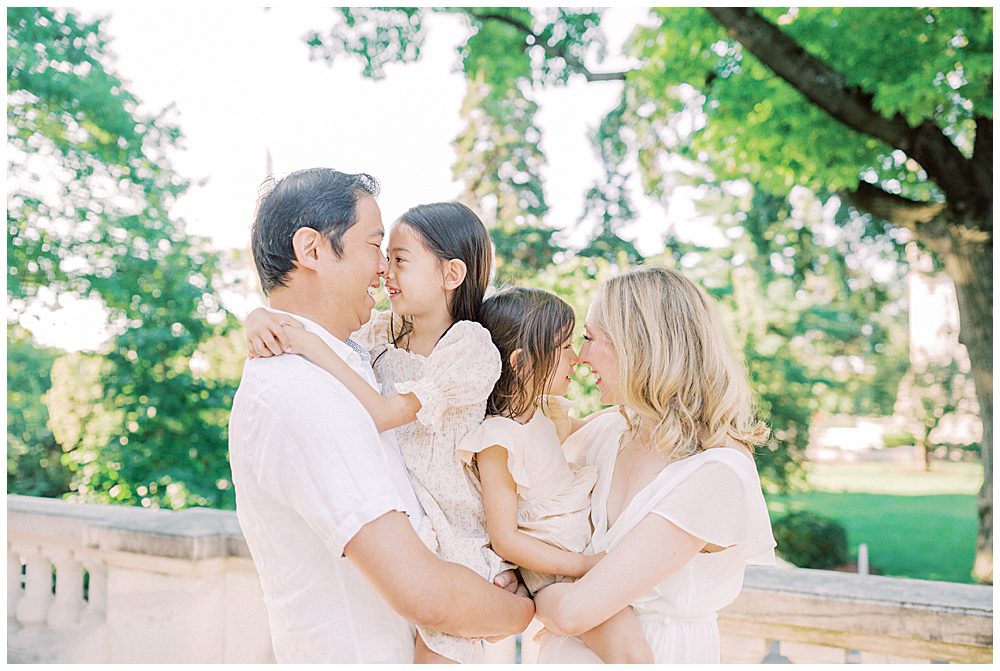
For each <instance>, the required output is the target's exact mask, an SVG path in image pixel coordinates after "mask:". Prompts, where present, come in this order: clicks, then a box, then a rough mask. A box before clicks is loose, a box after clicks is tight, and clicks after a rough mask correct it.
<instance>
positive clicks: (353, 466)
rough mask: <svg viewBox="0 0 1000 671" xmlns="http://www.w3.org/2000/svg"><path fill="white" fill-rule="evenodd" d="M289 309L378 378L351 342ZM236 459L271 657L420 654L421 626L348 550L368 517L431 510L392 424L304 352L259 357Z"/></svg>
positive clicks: (240, 509)
mask: <svg viewBox="0 0 1000 671" xmlns="http://www.w3.org/2000/svg"><path fill="white" fill-rule="evenodd" d="M273 311H274V312H278V311H277V310H273ZM285 314H288V313H285ZM291 316H293V317H295V318H296V319H297V320H299V321H300V322H302V323H303V324H304V325H305V328H306V329H307V330H308V331H311V332H313V333H317V334H318V335H319V336H320V337H321V338H322V339H323V341H324V342H326V344H327V345H329V346H330V348H332V349H333V351H334V352H335V353H336V354H337V355H339V356H340V357H341V358H342V359H344V360H345V361H346V362H347V363H348V364H350V366H351V367H352V368H353V369H354V370H356V371H357V372H358V373H359V374H360V375H361V376H362V377H363V378H365V379H366V380H367V381H368V382H369V383H370V384H371V385H372V386H373V387H376V383H375V375H374V373H373V372H372V368H371V365H370V364H368V363H366V362H364V361H362V360H361V357H360V356H359V355H358V354H357V352H355V351H354V350H353V349H351V347H350V346H348V345H347V344H346V343H345V342H343V341H341V340H338V339H337V338H335V337H333V336H332V335H331V334H330V333H329V332H327V331H326V330H325V329H323V328H322V327H321V326H319V325H318V324H316V323H314V322H312V321H310V320H308V319H305V318H303V317H300V316H298V315H291ZM376 388H377V387H376ZM229 458H230V464H231V467H232V471H233V485H234V486H235V488H236V515H237V518H238V519H239V522H240V526H241V527H242V529H243V534H244V537H245V538H246V542H247V546H248V547H249V549H250V554H251V556H252V557H253V561H254V565H255V566H256V567H257V572H258V574H259V576H260V583H261V588H262V590H263V593H264V603H265V605H266V606H267V614H268V621H269V624H270V629H271V639H272V643H273V647H274V655H275V659H276V660H277V661H278V662H281V663H310V662H327V663H329V662H367V663H370V662H386V663H410V662H412V661H413V641H414V629H413V627H412V626H411V625H410V624H409V623H408V622H407V621H406V620H405V619H403V618H402V617H401V616H400V615H399V614H397V613H396V612H395V611H393V610H392V609H391V608H390V607H389V605H388V604H386V603H385V601H384V600H383V599H382V598H381V597H380V596H379V595H378V593H377V592H376V591H375V590H374V589H373V588H372V587H371V585H370V584H369V583H368V582H367V581H366V580H365V579H364V578H363V577H362V576H361V574H360V573H358V572H357V570H356V569H355V568H354V566H353V565H352V564H351V562H350V561H349V560H348V559H346V558H344V557H343V552H344V546H346V545H347V543H348V542H349V541H350V540H351V538H353V537H354V535H355V534H356V533H357V532H358V531H359V530H360V529H361V527H363V526H364V525H365V524H367V523H368V522H371V521H372V520H374V519H377V518H378V517H381V516H382V515H383V514H385V513H387V512H389V511H393V510H398V511H401V512H404V513H406V514H407V515H409V518H410V523H411V524H412V525H413V526H414V528H415V529H416V528H419V524H420V521H421V519H422V518H423V511H422V510H421V508H420V504H419V503H418V502H417V499H416V496H415V495H414V493H413V488H412V487H411V485H410V482H409V480H408V479H407V475H406V468H405V466H404V465H403V461H402V458H401V456H400V453H399V447H398V446H397V445H396V439H395V437H394V435H393V433H392V432H391V431H387V432H385V433H383V434H381V435H379V434H378V431H377V429H376V428H375V423H374V421H373V420H372V419H371V416H370V415H369V414H368V412H367V411H366V410H365V409H364V407H363V406H362V405H361V403H360V402H359V401H358V400H357V398H355V396H354V395H353V394H351V392H350V391H348V390H347V388H346V387H345V386H344V385H343V384H341V383H340V382H339V381H338V380H337V379H336V378H334V377H333V376H332V375H330V374H328V373H327V372H326V371H324V370H322V369H321V368H319V367H317V366H315V365H313V364H312V363H310V362H309V361H307V360H306V359H305V358H303V357H301V356H297V355H291V354H285V355H282V356H276V357H271V358H267V359H251V360H249V361H247V363H246V365H245V367H244V369H243V379H242V380H241V382H240V386H239V389H238V390H237V392H236V396H235V398H234V399H233V411H232V414H231V416H230V420H229Z"/></svg>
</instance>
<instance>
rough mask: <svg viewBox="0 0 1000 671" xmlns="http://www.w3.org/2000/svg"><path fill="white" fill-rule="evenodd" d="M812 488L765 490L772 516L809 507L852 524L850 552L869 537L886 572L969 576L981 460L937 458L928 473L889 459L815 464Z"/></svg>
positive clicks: (874, 558) (875, 562)
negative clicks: (782, 492)
mask: <svg viewBox="0 0 1000 671" xmlns="http://www.w3.org/2000/svg"><path fill="white" fill-rule="evenodd" d="M808 483H809V490H808V491H805V492H796V493H793V494H788V495H777V494H769V495H767V502H768V508H769V509H770V511H771V519H772V520H775V519H778V518H779V517H781V516H783V515H784V514H785V513H786V512H788V511H790V510H809V511H812V512H815V513H817V514H820V515H825V516H827V517H831V518H833V519H836V520H837V521H838V522H840V523H841V524H843V525H844V527H845V528H846V529H847V537H848V543H849V544H850V549H851V555H852V557H853V558H856V557H857V548H858V544H859V543H867V544H868V556H869V561H870V563H871V565H872V567H873V568H874V570H875V571H876V572H878V573H881V574H882V575H891V576H901V577H906V578H921V579H924V580H948V581H952V582H972V579H971V578H970V576H969V571H970V570H971V568H972V562H973V559H974V558H975V547H976V529H977V525H978V520H977V517H976V492H977V491H978V490H979V487H980V485H981V483H982V466H980V465H979V464H968V463H935V464H934V465H933V467H932V470H931V472H930V473H925V472H924V471H923V470H921V469H918V468H914V467H909V466H904V465H900V464H888V463H853V464H810V465H809V475H808Z"/></svg>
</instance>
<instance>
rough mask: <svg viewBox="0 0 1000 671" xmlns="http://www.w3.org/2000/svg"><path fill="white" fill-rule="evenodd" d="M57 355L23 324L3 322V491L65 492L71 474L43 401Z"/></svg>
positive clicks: (54, 493) (29, 492)
mask: <svg viewBox="0 0 1000 671" xmlns="http://www.w3.org/2000/svg"><path fill="white" fill-rule="evenodd" d="M58 356H59V351H58V350H53V349H49V348H45V347H39V346H38V345H37V344H36V343H35V342H33V340H32V338H31V334H30V333H28V332H27V331H25V330H24V329H23V328H22V327H20V326H18V325H16V324H8V325H7V408H8V412H7V492H8V493H17V494H27V495H29V496H49V497H54V496H60V495H61V494H63V493H65V492H66V491H68V490H69V481H70V472H69V470H67V468H66V467H65V466H64V465H63V464H62V453H63V451H62V448H61V447H60V445H59V443H58V442H57V441H56V439H55V436H53V435H52V431H51V430H50V429H49V412H48V408H47V407H46V406H45V404H44V403H43V402H42V397H43V396H44V395H45V393H46V392H48V390H49V388H50V387H51V386H52V382H51V378H50V373H51V371H52V364H53V363H54V362H55V361H56V359H57V358H58Z"/></svg>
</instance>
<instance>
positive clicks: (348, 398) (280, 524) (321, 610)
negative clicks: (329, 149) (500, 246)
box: [229, 168, 534, 663]
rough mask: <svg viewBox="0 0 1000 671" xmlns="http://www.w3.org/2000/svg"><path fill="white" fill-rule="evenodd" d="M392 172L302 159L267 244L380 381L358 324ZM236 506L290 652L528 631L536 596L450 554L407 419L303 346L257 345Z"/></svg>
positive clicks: (241, 396) (301, 313) (367, 651)
mask: <svg viewBox="0 0 1000 671" xmlns="http://www.w3.org/2000/svg"><path fill="white" fill-rule="evenodd" d="M377 189H378V187H377V184H376V182H375V181H374V180H373V179H372V178H371V177H369V176H368V175H363V174H362V175H348V174H344V173H340V172H337V171H334V170H329V169H318V168H317V169H312V170H302V171H299V172H296V173H293V174H291V175H289V176H287V177H285V178H284V179H282V180H280V181H279V182H277V183H276V184H275V185H274V187H273V189H272V190H271V191H270V192H269V193H266V194H265V195H263V196H262V197H261V200H260V202H259V203H258V208H257V214H256V217H255V220H254V224H253V230H252V234H251V237H252V250H253V256H254V262H255V263H256V266H257V272H258V274H259V275H260V280H261V286H262V288H263V290H264V293H265V294H267V296H268V298H269V302H270V306H271V309H272V310H275V311H278V312H285V313H288V314H290V315H291V316H293V317H294V318H295V319H297V320H298V321H300V322H302V323H303V324H304V325H305V328H306V329H307V330H310V331H313V332H314V333H317V334H318V335H319V336H320V337H321V338H322V339H323V340H324V341H325V342H326V343H327V344H328V345H329V346H330V347H331V348H332V349H333V351H334V352H336V353H337V354H338V355H340V356H341V357H343V359H344V360H345V361H346V362H347V363H349V364H350V365H351V366H352V367H353V368H354V369H355V370H357V371H358V373H359V374H361V375H362V376H363V377H365V378H366V379H367V380H368V381H369V382H370V383H371V384H372V385H373V386H374V385H375V378H374V373H373V372H372V369H371V366H370V364H369V363H367V362H366V361H364V358H365V357H367V352H364V351H363V349H362V348H360V347H359V346H357V344H356V343H353V341H351V340H349V336H350V334H351V333H352V332H353V331H356V330H357V329H358V328H359V327H360V326H361V325H362V324H363V323H365V322H366V321H367V320H368V319H369V317H370V315H371V309H372V307H374V299H373V298H372V296H371V294H370V292H369V289H371V288H377V287H378V285H379V276H380V275H381V274H382V273H384V272H385V271H386V269H387V266H386V260H385V257H384V256H383V255H382V249H381V242H382V238H383V236H384V228H383V225H382V216H381V213H380V211H379V207H378V205H377V204H376V202H375V196H376V195H377ZM229 432H230V433H229V451H230V462H231V465H232V471H233V483H234V485H235V487H236V512H237V517H238V518H239V521H240V526H241V527H242V528H243V533H244V536H245V537H246V541H247V545H248V547H249V548H250V553H251V555H252V556H253V560H254V564H255V565H256V567H257V571H258V573H259V575H260V581H261V587H262V589H263V592H264V601H265V604H266V606H267V610H268V619H269V623H270V627H271V637H272V641H273V646H274V654H275V657H276V659H277V661H278V662H292V663H296V662H387V663H406V662H411V661H412V660H413V641H414V628H413V627H412V625H411V624H410V623H411V622H412V623H416V624H420V625H425V626H427V627H431V628H433V629H436V630H439V631H443V632H445V633H448V634H453V635H456V636H467V637H490V636H500V635H509V634H513V633H516V632H519V631H523V630H524V628H525V627H526V626H527V624H528V623H529V622H530V620H531V617H532V615H533V613H534V606H533V605H532V603H531V601H530V599H526V598H523V597H521V596H516V595H514V594H511V593H509V592H507V591H504V590H503V589H500V588H498V587H496V586H494V585H492V584H490V583H489V582H487V581H485V580H483V579H482V578H481V577H479V576H478V575H477V574H475V573H473V572H472V571H471V570H469V569H467V568H465V567H463V566H459V565H458V564H452V563H448V562H444V561H441V560H440V559H438V558H437V557H436V556H434V554H432V553H431V552H430V551H429V550H428V549H427V548H426V547H425V546H424V545H423V543H422V542H421V541H420V540H419V538H418V536H417V533H416V531H415V528H417V527H418V526H419V523H420V520H421V518H422V516H423V512H422V510H421V509H420V504H419V503H418V502H417V500H416V497H415V496H414V494H413V490H412V488H411V487H410V483H409V481H408V480H407V476H406V470H405V468H404V466H403V462H402V459H401V457H400V454H399V449H398V447H397V446H396V443H395V439H394V438H393V436H392V433H391V432H386V433H384V434H382V435H381V436H380V435H379V434H378V433H377V431H376V429H375V424H374V422H373V421H372V419H371V417H370V416H369V415H368V413H367V412H366V411H365V410H364V408H363V407H362V406H361V404H360V403H359V402H358V401H357V399H356V398H355V397H354V396H353V395H352V394H351V393H350V392H349V391H348V390H347V388H346V387H344V386H343V385H342V384H341V383H340V382H338V381H337V380H336V379H335V378H334V377H332V376H330V375H328V374H326V373H325V372H324V371H323V370H321V369H320V368H318V367H316V366H314V365H312V364H311V363H309V362H308V361H307V360H305V359H304V358H302V357H300V356H295V355H285V356H278V357H272V358H266V359H264V358H260V359H256V358H255V359H252V360H250V361H248V362H247V364H246V366H245V367H244V370H243V379H242V381H241V382H240V387H239V389H238V390H237V392H236V397H235V398H234V400H233V411H232V415H231V417H230V422H229Z"/></svg>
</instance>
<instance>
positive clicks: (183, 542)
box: [7, 495, 250, 559]
mask: <svg viewBox="0 0 1000 671" xmlns="http://www.w3.org/2000/svg"><path fill="white" fill-rule="evenodd" d="M13 532H16V533H18V534H19V535H21V536H22V537H31V538H38V539H39V540H42V539H56V538H62V539H64V540H65V541H68V542H70V543H74V542H75V543H78V544H80V545H82V546H83V547H91V548H97V549H101V550H104V551H119V552H132V553H137V554H144V555H151V556H157V557H165V558H171V559H212V558H215V557H244V558H249V557H250V552H249V550H248V549H247V546H246V542H245V541H244V540H243V532H242V531H241V530H240V525H239V522H238V521H237V520H236V513H235V512H233V511H229V510H212V509H208V508H190V509H187V510H150V509H147V508H135V507H131V506H113V505H102V504H92V503H76V502H72V501H63V500H60V499H46V498H40V497H35V496H16V495H8V496H7V534H8V538H10V537H11V535H12V533H13Z"/></svg>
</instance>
